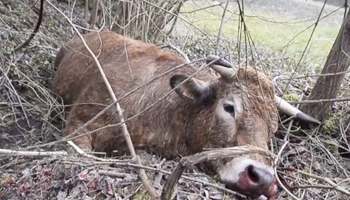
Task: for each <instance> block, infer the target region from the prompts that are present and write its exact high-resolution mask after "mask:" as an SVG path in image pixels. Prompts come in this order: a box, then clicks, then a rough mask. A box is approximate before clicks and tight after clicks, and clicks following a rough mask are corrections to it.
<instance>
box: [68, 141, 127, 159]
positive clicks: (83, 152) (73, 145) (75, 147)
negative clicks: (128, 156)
mask: <svg viewBox="0 0 350 200" xmlns="http://www.w3.org/2000/svg"><path fill="white" fill-rule="evenodd" d="M67 143H68V144H69V145H71V146H72V147H73V148H74V149H75V150H76V151H77V152H78V153H79V154H80V155H82V156H85V157H87V158H92V159H94V160H98V161H105V162H128V161H125V160H116V159H105V158H99V157H96V156H94V155H91V154H88V153H86V152H85V151H83V150H82V149H81V148H80V147H78V146H77V145H76V144H74V142H72V141H68V142H67Z"/></svg>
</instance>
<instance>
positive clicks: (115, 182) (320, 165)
mask: <svg viewBox="0 0 350 200" xmlns="http://www.w3.org/2000/svg"><path fill="white" fill-rule="evenodd" d="M34 2H35V1H29V0H28V1H20V0H16V1H6V2H4V1H1V2H0V38H1V43H0V67H1V68H0V70H1V71H0V74H1V76H0V93H1V94H3V95H1V96H0V117H1V121H0V147H1V148H3V149H12V150H26V149H25V148H27V147H30V146H34V145H40V144H46V143H48V142H52V141H56V140H58V139H60V138H61V137H62V136H61V130H62V127H63V126H64V120H63V119H64V113H63V112H62V111H63V110H64V108H63V107H62V106H61V105H60V104H58V103H57V102H56V100H55V99H53V98H52V96H51V94H50V89H49V88H50V85H51V80H52V77H53V75H54V72H55V69H54V68H53V66H54V65H53V62H54V59H55V55H56V53H57V50H58V48H59V47H60V46H61V43H62V42H65V41H67V40H69V38H72V37H73V35H74V31H73V29H72V27H71V26H70V25H69V24H68V23H67V22H65V21H64V20H62V19H61V17H60V15H59V14H58V13H57V12H56V11H55V10H54V9H52V8H51V7H49V6H48V5H46V6H45V16H44V22H43V25H42V27H41V28H40V30H39V32H38V35H36V37H35V38H34V40H33V41H32V42H31V43H30V45H29V46H28V47H27V48H25V49H23V50H21V51H19V52H17V53H15V54H11V53H10V52H11V50H12V49H13V48H14V47H15V46H17V45H18V44H20V43H21V42H23V41H24V40H25V39H26V38H27V37H28V36H29V34H30V33H31V31H32V28H33V26H34V24H35V23H36V19H37V16H36V14H35V12H34V11H33V9H32V5H34ZM52 2H53V3H54V4H55V5H56V6H58V7H59V8H60V9H61V10H63V11H64V12H65V13H66V14H68V16H70V14H71V13H72V21H73V22H74V23H75V24H77V25H79V26H81V27H88V25H87V23H86V22H85V21H84V20H83V19H84V16H83V9H81V8H80V7H79V6H77V7H75V9H74V10H71V9H72V7H69V6H68V5H67V4H65V3H62V2H56V1H52ZM34 10H35V9H34ZM216 39H217V38H216V37H215V36H213V35H211V36H210V35H208V36H205V35H204V34H203V35H202V36H194V35H190V34H189V35H185V36H178V37H170V38H166V41H167V43H170V44H172V45H174V46H177V47H178V48H179V49H181V50H182V51H183V52H185V53H186V54H187V55H188V56H189V58H190V60H194V59H197V58H202V57H203V56H204V55H207V54H210V53H215V52H216V50H215V49H216V46H215V43H216ZM221 44H222V46H220V48H219V49H218V52H230V57H229V59H230V60H232V61H235V62H236V63H235V64H237V63H238V60H239V58H238V57H239V56H238V53H237V43H236V42H234V41H232V40H229V39H227V38H225V37H222V40H221ZM247 52H248V53H245V52H244V51H242V52H241V53H242V55H241V57H240V61H241V62H245V61H247V62H248V63H250V64H254V65H256V66H258V67H261V68H263V69H264V70H265V72H267V73H268V74H269V75H270V76H271V77H272V78H273V79H274V80H275V81H276V83H277V86H279V87H281V88H284V87H285V85H284V84H286V81H282V80H280V79H282V78H283V77H285V76H287V77H288V75H289V74H288V73H286V72H285V71H284V70H282V69H281V68H280V67H279V66H281V65H283V66H289V65H292V64H293V60H289V59H286V58H284V57H283V56H281V55H279V54H275V53H271V52H268V51H265V50H264V49H262V48H259V47H257V48H255V49H253V51H252V52H250V51H247ZM222 55H223V54H222ZM245 55H247V57H245ZM252 56H254V58H257V57H259V59H252ZM246 58H247V60H246ZM314 80H315V78H309V80H305V79H295V80H293V81H292V83H291V87H290V88H291V89H290V91H289V92H290V93H291V94H293V95H294V96H293V95H290V97H291V100H298V99H299V96H301V94H302V93H303V92H302V90H303V89H304V86H305V84H306V83H310V84H312V83H313V82H314ZM349 88H350V86H349V85H347V83H344V86H343V90H342V94H344V95H346V94H348V92H349ZM334 112H335V113H336V115H335V116H336V117H333V118H331V119H330V120H329V121H328V122H327V125H326V126H325V127H314V128H312V129H304V128H300V126H299V125H298V124H297V123H294V125H293V126H291V127H290V128H289V127H288V125H289V121H288V120H286V121H285V122H284V123H282V124H281V126H280V128H279V131H278V132H277V133H276V137H274V138H273V139H271V151H272V152H273V153H274V154H276V155H279V159H278V160H277V161H278V162H277V165H276V169H277V170H278V172H279V175H280V177H279V178H280V180H281V183H282V184H283V185H284V186H285V187H284V188H285V189H287V190H288V191H290V193H292V194H293V195H294V196H296V197H298V198H299V199H349V196H348V195H346V194H345V193H344V191H341V189H343V190H347V191H350V179H349V175H350V160H349V157H350V153H349V149H350V145H349V143H348V142H349V137H350V127H349V126H350V125H349V124H350V117H349V112H350V107H349V104H348V103H346V102H339V103H337V104H336V107H335V110H334ZM53 113H54V114H53ZM285 119H286V118H285V117H282V120H285ZM346 138H347V139H346ZM34 150H35V151H45V152H48V151H66V152H67V154H68V155H63V156H62V155H61V156H60V155H49V156H48V157H44V158H42V157H37V156H33V155H31V156H28V155H23V154H21V155H9V154H4V153H3V154H0V160H1V161H0V198H1V197H2V198H5V199H20V198H28V199H54V198H57V199H67V198H68V199H69V198H71V199H76V198H85V199H106V198H111V199H113V198H114V199H127V198H131V199H148V198H149V196H148V195H147V193H145V190H144V188H143V185H142V183H141V181H140V180H139V179H138V177H137V171H138V169H139V168H144V169H145V170H146V171H147V175H148V177H149V179H150V180H151V181H152V182H153V184H154V187H155V188H156V189H159V188H158V187H159V186H162V185H163V184H164V182H165V179H166V177H167V176H168V174H169V173H170V172H171V171H173V170H174V169H175V166H176V163H177V160H174V161H173V160H169V161H165V160H162V159H161V158H160V157H157V156H155V155H149V154H146V153H142V154H141V160H142V164H143V166H140V165H136V164H134V163H132V162H130V160H129V157H127V156H126V157H118V158H115V159H117V160H118V161H115V160H114V161H100V160H95V159H93V158H87V157H84V156H82V155H79V154H78V153H76V151H75V150H74V149H72V148H71V147H70V146H69V145H67V144H66V143H55V144H53V145H51V146H46V147H43V148H35V149H34ZM34 150H33V151H34ZM346 152H347V154H344V153H346ZM341 154H343V156H342V155H341ZM184 175H185V177H182V178H181V179H180V181H179V185H178V189H177V190H178V196H179V198H180V199H184V198H185V197H195V196H202V197H207V198H211V199H231V198H232V199H234V195H233V194H230V193H226V192H223V191H222V190H220V187H215V186H220V183H217V182H216V181H215V179H213V178H212V177H209V176H207V175H205V174H203V173H202V172H200V171H198V170H197V168H195V167H193V168H191V169H188V170H186V171H185V173H184ZM207 183H211V184H207ZM334 185H336V186H334ZM218 188H219V189H218ZM339 188H341V189H339ZM289 198H291V196H289V195H288V193H287V192H286V191H285V190H284V189H282V188H280V191H279V194H278V199H289Z"/></svg>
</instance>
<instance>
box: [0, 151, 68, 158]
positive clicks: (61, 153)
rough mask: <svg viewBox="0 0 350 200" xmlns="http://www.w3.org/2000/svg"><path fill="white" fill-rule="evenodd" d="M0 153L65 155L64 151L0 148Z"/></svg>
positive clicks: (42, 155) (12, 154)
mask: <svg viewBox="0 0 350 200" xmlns="http://www.w3.org/2000/svg"><path fill="white" fill-rule="evenodd" d="M0 154H6V155H9V156H39V157H44V156H66V155H68V154H67V152H65V151H17V150H10V149H0Z"/></svg>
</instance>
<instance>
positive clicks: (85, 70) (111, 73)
mask: <svg viewBox="0 0 350 200" xmlns="http://www.w3.org/2000/svg"><path fill="white" fill-rule="evenodd" d="M84 38H85V40H86V42H87V44H88V46H89V47H90V48H91V50H92V51H93V52H94V54H95V55H97V56H98V60H99V62H100V63H101V65H102V67H103V70H104V72H105V74H106V76H107V78H108V80H109V82H110V84H111V86H112V89H113V91H114V93H115V94H116V96H117V97H118V98H119V99H120V102H119V103H120V105H121V107H122V108H123V109H124V117H125V118H126V119H127V118H129V117H132V116H134V115H137V114H138V113H139V112H140V111H142V110H144V109H145V108H146V107H148V106H149V105H150V104H152V103H154V102H155V101H159V99H161V98H162V97H163V95H165V94H166V93H168V92H169V91H170V90H171V89H172V88H176V89H175V92H172V93H171V94H170V95H168V96H167V97H166V98H165V99H163V100H160V101H159V102H158V103H157V104H155V105H154V107H153V108H151V109H150V110H148V111H146V112H144V113H142V114H140V115H138V116H137V117H135V118H133V119H132V120H129V121H127V123H126V124H127V127H128V130H129V132H130V135H131V139H132V142H133V144H134V146H135V148H137V149H147V150H150V151H154V152H156V153H158V154H160V155H162V156H164V157H167V158H174V157H176V156H178V155H182V156H185V155H189V154H194V153H197V152H200V151H202V150H203V149H204V148H221V147H232V146H239V145H246V144H249V145H252V146H257V147H261V148H264V149H268V140H269V137H270V136H271V135H272V134H273V133H274V132H275V131H276V130H277V126H278V110H277V107H278V106H277V104H276V99H278V98H277V97H276V96H275V94H274V85H273V83H272V82H271V81H270V79H269V78H268V77H267V76H266V75H265V74H263V73H262V72H261V71H258V70H256V69H253V68H251V67H247V68H240V69H238V71H235V70H234V69H232V68H227V67H228V66H227V65H226V64H225V63H222V62H217V63H216V64H213V65H211V68H212V69H214V70H215V71H216V72H217V73H218V74H219V75H220V76H216V75H214V74H210V73H208V72H205V71H200V72H199V73H198V74H196V75H195V76H194V77H192V78H189V77H190V76H191V75H193V74H194V73H196V71H197V70H198V68H196V67H194V66H191V65H189V64H188V65H185V66H184V67H179V68H177V69H175V67H177V66H179V65H184V64H185V63H186V61H185V60H184V59H182V58H180V57H179V56H177V55H175V54H172V53H169V52H167V51H164V50H162V49H160V48H158V47H156V46H155V45H152V44H146V43H143V42H141V41H136V40H133V39H130V38H127V37H124V36H121V35H117V34H115V33H112V32H109V31H103V32H100V33H89V34H87V35H85V36H84ZM209 61H210V59H209ZM55 65H56V67H58V70H57V73H56V76H55V78H54V81H53V92H54V93H56V94H57V95H59V96H61V97H62V99H63V101H64V103H65V104H74V106H73V107H72V109H71V110H70V112H69V115H68V119H67V125H66V128H65V129H64V131H63V133H64V135H68V134H70V133H72V132H73V131H74V130H76V129H77V128H78V127H80V126H81V125H83V124H84V123H85V122H87V121H88V120H89V119H91V118H92V117H94V116H95V115H96V114H97V113H98V112H100V111H101V110H102V109H103V108H105V106H106V105H109V104H111V103H112V100H111V97H110V95H109V93H108V91H107V89H106V86H105V84H104V82H103V80H102V78H101V75H100V73H99V71H98V68H97V67H96V64H95V62H94V60H93V59H92V57H91V56H90V54H89V53H88V51H87V50H86V49H85V47H84V45H83V43H82V41H81V40H80V38H75V39H73V40H72V41H69V42H67V43H65V44H64V45H63V47H62V48H61V49H60V51H59V52H58V55H57V58H56V62H55ZM171 69H174V70H173V71H171V72H170V73H167V74H166V75H164V76H161V77H160V78H158V79H156V80H154V81H152V82H150V83H149V84H146V85H145V86H143V87H141V88H140V89H139V90H137V91H136V92H134V93H132V94H130V95H127V96H124V95H125V94H126V93H127V92H129V91H131V90H132V89H135V88H137V87H139V86H140V85H142V84H144V83H146V82H148V81H150V80H152V79H153V78H154V77H155V76H157V75H160V74H162V73H164V72H166V71H169V70H171ZM187 78H189V79H188V80H187V81H186V82H184V83H183V84H180V83H181V82H183V81H184V80H186V79H187ZM281 106H282V107H281ZM281 106H280V109H281V110H282V111H285V112H287V113H289V114H290V115H294V116H296V117H299V118H302V119H303V120H311V121H312V120H313V119H312V118H311V117H309V116H307V115H305V114H303V113H301V112H300V111H299V110H297V109H296V108H294V107H292V106H291V105H290V104H288V103H286V102H285V101H282V104H281ZM118 122H119V119H118V115H117V111H116V109H115V108H112V109H110V110H109V111H107V112H106V113H105V114H103V115H102V116H101V117H99V118H98V119H97V120H95V121H94V122H93V123H91V124H90V125H89V126H87V127H86V129H85V130H84V132H89V131H93V130H95V129H98V128H101V127H103V126H106V125H108V124H116V123H118ZM73 141H74V142H75V143H76V144H77V145H78V146H79V147H81V148H85V149H89V150H94V151H105V152H111V151H113V150H117V151H118V152H119V153H120V154H124V153H127V152H128V151H127V145H126V144H125V139H124V137H123V133H122V128H121V127H120V126H117V127H111V128H105V129H101V130H99V131H97V132H94V133H93V134H90V135H85V136H82V137H79V138H77V139H75V140H73ZM270 166H271V165H270V162H269V161H268V160H267V159H266V158H265V157H263V156H261V155H246V156H242V157H238V158H234V159H231V160H227V159H224V160H219V161H217V162H210V163H206V167H207V168H208V169H211V170H214V171H215V172H216V173H217V174H218V175H219V177H220V178H221V181H222V182H223V183H225V185H226V186H227V187H228V188H230V189H232V190H235V191H238V192H240V193H242V194H245V195H248V196H250V197H252V198H257V197H259V196H261V195H264V196H266V197H271V196H272V195H274V194H275V193H276V191H277V184H276V182H275V176H274V172H273V170H272V168H271V167H270Z"/></svg>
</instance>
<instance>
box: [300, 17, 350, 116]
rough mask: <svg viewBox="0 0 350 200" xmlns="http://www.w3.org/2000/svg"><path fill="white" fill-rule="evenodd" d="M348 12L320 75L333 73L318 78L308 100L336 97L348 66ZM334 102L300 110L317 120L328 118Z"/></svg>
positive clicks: (303, 106) (349, 37)
mask: <svg viewBox="0 0 350 200" xmlns="http://www.w3.org/2000/svg"><path fill="white" fill-rule="evenodd" d="M349 13H350V12H348V13H347V15H346V17H345V19H344V21H343V24H342V26H341V28H340V31H339V33H338V36H337V38H336V40H335V42H334V44H333V46H332V49H331V50H330V52H329V55H328V57H327V61H326V63H325V65H324V67H323V70H322V74H329V73H333V74H334V75H331V76H323V77H320V78H318V80H317V82H316V84H315V86H314V88H313V90H312V91H311V94H310V96H309V98H308V99H309V100H317V99H334V98H336V97H337V94H338V90H339V88H340V85H341V83H342V80H343V78H344V76H345V73H341V72H344V71H346V70H347V69H348V68H349V65H350V59H349V55H350V14H349ZM333 104H334V101H332V102H320V103H315V104H304V105H301V107H300V109H301V110H302V111H304V112H305V113H307V114H309V115H311V116H314V117H315V118H317V119H319V120H323V119H325V118H327V117H328V115H329V113H330V111H331V109H332V107H333Z"/></svg>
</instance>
